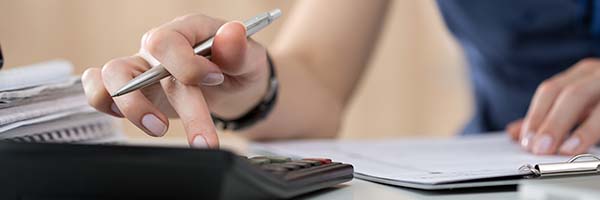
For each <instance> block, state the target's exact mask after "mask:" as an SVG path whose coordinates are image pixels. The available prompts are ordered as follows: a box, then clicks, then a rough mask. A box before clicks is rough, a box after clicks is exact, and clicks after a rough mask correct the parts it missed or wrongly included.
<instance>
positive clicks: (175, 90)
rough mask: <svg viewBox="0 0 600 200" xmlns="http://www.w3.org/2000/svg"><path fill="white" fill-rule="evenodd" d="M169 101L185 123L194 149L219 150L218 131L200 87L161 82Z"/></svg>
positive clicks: (173, 80) (166, 81)
mask: <svg viewBox="0 0 600 200" xmlns="http://www.w3.org/2000/svg"><path fill="white" fill-rule="evenodd" d="M161 85H162V86H163V89H164V91H165V94H166V96H167V99H168V100H169V103H171V106H172V107H173V108H174V109H175V112H177V114H178V115H179V118H180V119H181V121H182V122H183V126H184V128H185V132H186V135H187V139H188V143H189V144H190V146H191V147H194V148H219V139H218V137H217V130H216V128H215V125H214V123H213V121H212V118H211V116H210V111H209V110H208V106H207V105H206V100H205V99H204V96H203V95H202V91H201V90H200V87H199V86H191V85H184V84H182V83H181V82H179V81H177V80H175V79H173V78H166V79H163V80H161Z"/></svg>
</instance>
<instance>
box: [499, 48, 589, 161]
mask: <svg viewBox="0 0 600 200" xmlns="http://www.w3.org/2000/svg"><path fill="white" fill-rule="evenodd" d="M599 103H600V59H591V58H590V59H584V60H581V61H580V62H578V63H577V64H575V65H574V66H572V67H571V68H569V69H568V70H566V71H565V72H562V73H560V74H557V75H555V76H554V77H552V78H550V79H548V80H546V81H544V82H543V83H542V84H541V85H540V86H539V87H538V89H537V91H536V92H535V95H534V96H533V99H532V101H531V104H530V107H529V111H528V112H527V116H526V117H525V118H524V119H523V120H518V121H515V122H513V123H511V124H509V125H508V126H507V132H509V133H510V135H511V136H512V138H513V139H515V140H518V141H519V142H520V144H521V146H523V148H525V149H527V150H528V151H531V152H533V153H534V154H541V155H544V154H556V153H559V154H563V155H575V154H580V153H584V152H587V151H588V150H589V149H590V148H591V147H592V146H594V145H595V144H596V143H597V142H598V141H599V140H600V105H599Z"/></svg>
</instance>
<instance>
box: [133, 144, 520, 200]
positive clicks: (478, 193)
mask: <svg viewBox="0 0 600 200" xmlns="http://www.w3.org/2000/svg"><path fill="white" fill-rule="evenodd" d="M219 138H220V141H221V144H222V148H226V149H229V150H231V151H234V152H237V153H239V154H244V155H249V154H252V152H248V148H247V147H248V141H246V140H244V139H240V138H239V137H235V136H232V135H228V134H222V135H219ZM128 142H129V143H132V144H139V145H151V146H174V147H187V142H186V140H185V138H177V137H172V138H151V139H148V138H144V139H141V138H130V139H128ZM301 198H302V199H315V200H319V199H324V200H325V199H326V200H330V199H334V200H335V199H344V200H345V199H398V200H405V199H406V200H409V199H410V200H413V199H414V200H428V199H431V200H437V199H440V200H442V199H444V200H446V199H447V200H459V199H485V200H504V199H518V193H517V191H516V190H515V187H499V188H481V189H465V190H454V191H447V192H429V191H423V190H414V189H409V188H402V187H396V186H389V185H384V184H379V183H373V182H369V181H363V180H360V179H354V180H352V181H350V182H348V183H345V184H341V185H339V186H337V187H335V188H331V189H326V190H324V191H318V192H315V193H311V194H308V195H305V196H302V197H301Z"/></svg>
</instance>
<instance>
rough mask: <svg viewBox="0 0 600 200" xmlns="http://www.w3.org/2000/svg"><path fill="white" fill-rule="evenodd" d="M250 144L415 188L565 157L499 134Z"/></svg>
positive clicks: (489, 177) (510, 179)
mask: <svg viewBox="0 0 600 200" xmlns="http://www.w3.org/2000/svg"><path fill="white" fill-rule="evenodd" d="M252 148H253V149H254V150H255V151H259V152H260V151H262V152H266V153H273V154H279V155H286V156H293V157H295V156H297V157H324V158H331V159H333V160H337V161H340V162H345V163H350V164H352V165H353V166H354V170H355V175H356V177H357V178H362V179H366V180H371V181H376V182H382V183H386V184H392V185H399V186H407V187H415V188H421V189H445V188H458V187H473V186H485V185H507V184H514V183H516V180H518V179H521V178H522V177H523V176H525V175H528V174H530V173H531V172H529V171H525V170H519V168H520V167H521V166H523V165H525V164H537V163H552V162H564V161H566V160H568V159H569V157H565V156H536V155H533V154H530V153H528V152H526V151H524V150H522V149H521V148H520V146H519V145H518V144H517V143H515V142H513V141H510V138H509V137H508V136H507V135H506V134H504V133H491V134H485V135H481V136H467V137H456V138H451V139H385V140H304V141H290V142H275V143H256V144H253V145H252ZM598 152H600V151H599V150H598V149H593V150H592V153H598Z"/></svg>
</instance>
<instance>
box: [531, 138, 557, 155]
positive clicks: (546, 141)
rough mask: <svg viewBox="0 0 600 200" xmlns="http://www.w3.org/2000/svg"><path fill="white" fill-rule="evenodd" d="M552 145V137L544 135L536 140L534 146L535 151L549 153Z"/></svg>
mask: <svg viewBox="0 0 600 200" xmlns="http://www.w3.org/2000/svg"><path fill="white" fill-rule="evenodd" d="M550 145H552V138H551V137H550V136H549V135H542V137H540V139H539V140H538V141H536V143H535V146H534V147H533V153H536V154H540V153H547V152H548V150H549V149H550Z"/></svg>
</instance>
